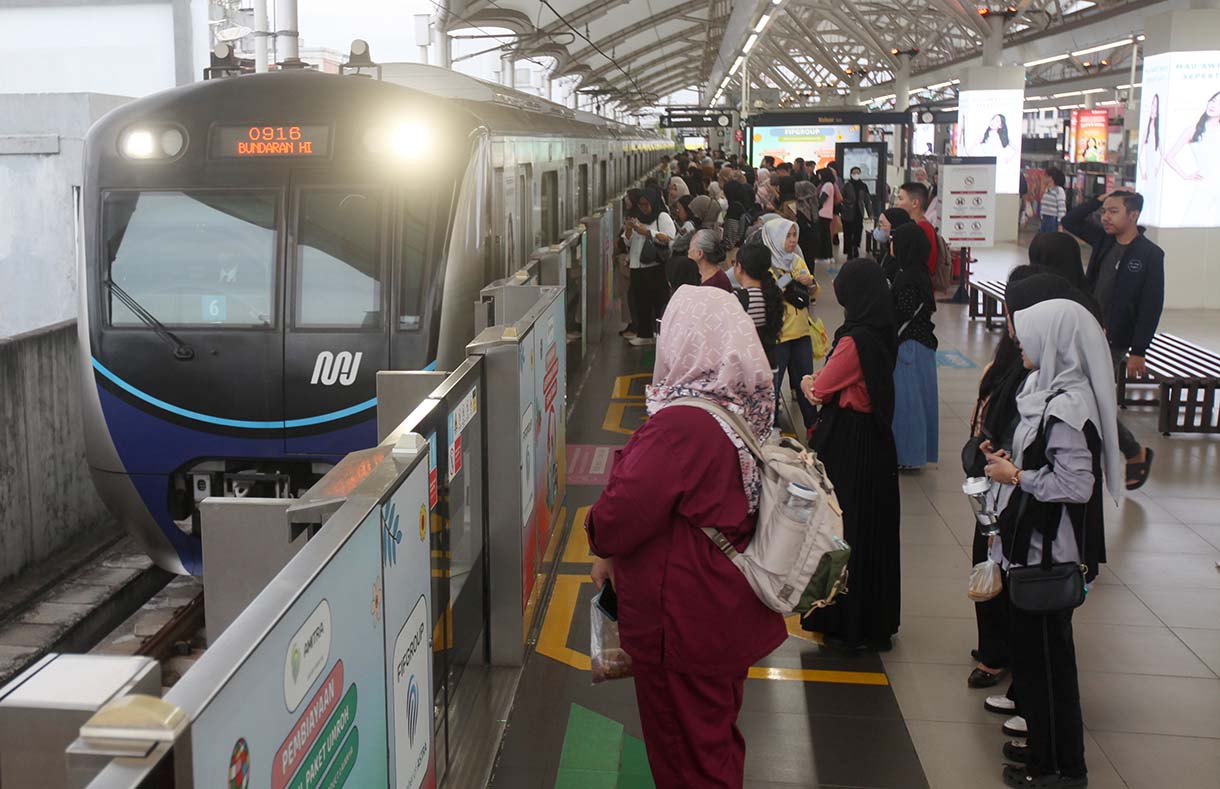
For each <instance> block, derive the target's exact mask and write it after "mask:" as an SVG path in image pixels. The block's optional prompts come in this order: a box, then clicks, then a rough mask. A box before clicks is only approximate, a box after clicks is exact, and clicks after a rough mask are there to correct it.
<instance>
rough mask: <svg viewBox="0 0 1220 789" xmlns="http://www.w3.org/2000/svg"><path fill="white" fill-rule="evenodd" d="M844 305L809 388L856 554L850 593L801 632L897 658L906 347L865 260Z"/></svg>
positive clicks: (843, 279)
mask: <svg viewBox="0 0 1220 789" xmlns="http://www.w3.org/2000/svg"><path fill="white" fill-rule="evenodd" d="M834 287H835V298H837V299H838V300H839V304H841V305H843V318H844V320H843V325H842V326H840V327H839V330H838V331H837V332H835V341H834V346H833V348H832V349H831V353H830V357H829V359H828V360H827V362H826V366H825V367H823V368H822V369H821V370H820V371H819V372H817V373H815V374H813V375H809V376H806V377H805V379H804V380H803V381H801V391H802V392H803V393H804V396H805V397H806V398H808V399H809V401H810V402H812V403H814V404H815V405H820V406H821V412H820V414H819V416H818V422H817V425H816V427H815V428H814V432H813V439H812V441H811V444H810V445H811V447H812V448H813V449H814V450H816V451H817V453H818V457H819V458H821V460H822V462H823V463H825V464H826V473H827V475H828V476H829V477H830V481H831V483H833V484H834V486H835V493H836V495H837V496H838V499H839V504H840V505H841V506H842V507H843V537H844V539H845V540H847V543H848V544H849V545H851V548H852V553H851V560H850V562H849V564H848V577H849V578H851V579H852V580H851V582H850V583H851V593H850V594H847V595H844V596H843V597H842V598H840V599H839V601H838V602H836V603H835V604H834V605H833V606H831V607H829V608H820V609H815V610H814V611H812V612H810V614H809V615H808V616H806V617H805V619H804V620H803V621H802V622H801V626H802V627H804V628H805V629H806V630H810V631H815V632H819V633H822V634H823V636H824V638H823V642H822V643H823V644H824V645H826V646H828V647H831V648H836V649H843V650H849V651H856V650H866V649H867V650H875V651H882V652H883V651H887V650H889V649H890V647H891V645H892V642H891V638H892V637H893V635H894V634H895V633H897V632H898V614H899V607H900V603H901V599H900V577H899V559H898V553H899V548H898V520H899V499H898V471H897V458H896V455H895V451H894V435H893V432H892V431H891V428H890V422H891V420H892V419H893V415H894V362H895V360H896V359H897V355H898V338H897V331H896V327H895V324H894V313H893V307H892V306H891V303H890V293H889V288H888V287H887V285H886V282H885V277H884V276H883V275H882V274H881V269H880V268H878V267H877V264H876V263H875V262H873V261H872V260H870V259H868V258H856V259H855V260H851V261H848V262H847V263H846V264H844V266H843V268H842V269H841V270H840V271H839V275H838V276H837V277H836V278H835V281H834Z"/></svg>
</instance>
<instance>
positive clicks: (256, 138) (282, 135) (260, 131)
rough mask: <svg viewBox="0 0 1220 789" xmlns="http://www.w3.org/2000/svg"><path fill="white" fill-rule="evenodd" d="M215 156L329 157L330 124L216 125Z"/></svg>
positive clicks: (214, 131) (263, 157)
mask: <svg viewBox="0 0 1220 789" xmlns="http://www.w3.org/2000/svg"><path fill="white" fill-rule="evenodd" d="M210 151H211V156H212V158H214V159H250V158H253V159H268V158H280V157H306V158H311V157H318V158H320V157H326V156H329V155H330V126H327V125H324V124H309V125H299V124H289V125H286V126H285V125H265V124H242V125H240V126H216V127H213V129H212V144H211V149H210Z"/></svg>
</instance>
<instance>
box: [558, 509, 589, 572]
mask: <svg viewBox="0 0 1220 789" xmlns="http://www.w3.org/2000/svg"><path fill="white" fill-rule="evenodd" d="M591 509H593V507H592V506H588V507H579V508H578V509H577V510H576V517H575V518H573V519H572V533H571V534H570V535H569V536H568V544H567V546H566V547H565V548H564V549H563V560H564V562H570V563H572V564H593V559H594V558H595V557H594V556H593V554H592V553H591V552H590V551H589V535H588V533H587V532H585V521H586V520H588V518H589V510H591Z"/></svg>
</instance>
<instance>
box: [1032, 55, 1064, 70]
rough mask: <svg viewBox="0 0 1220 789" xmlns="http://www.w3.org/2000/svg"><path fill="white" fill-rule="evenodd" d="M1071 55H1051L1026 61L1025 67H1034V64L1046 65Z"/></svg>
mask: <svg viewBox="0 0 1220 789" xmlns="http://www.w3.org/2000/svg"><path fill="white" fill-rule="evenodd" d="M1069 57H1071V55H1051V56H1050V57H1049V58H1040V59H1038V60H1031V61H1029V62H1028V63H1025V64H1024V65H1025V68H1033V67H1034V66H1044V65H1046V64H1047V63H1055V62H1057V61H1060V60H1067V59H1068V58H1069Z"/></svg>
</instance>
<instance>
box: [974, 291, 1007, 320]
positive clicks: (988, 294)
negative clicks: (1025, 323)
mask: <svg viewBox="0 0 1220 789" xmlns="http://www.w3.org/2000/svg"><path fill="white" fill-rule="evenodd" d="M1006 287H1007V283H1005V282H1004V281H1003V280H980V279H971V280H970V318H971V320H973V319H974V318H982V319H983V320H984V321H985V322H986V325H987V328H988V329H994V328H995V325H994V322H995V321H997V320H998V321H999V325H1000V326H1001V327H1002V326H1004V290H1005V288H1006Z"/></svg>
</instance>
